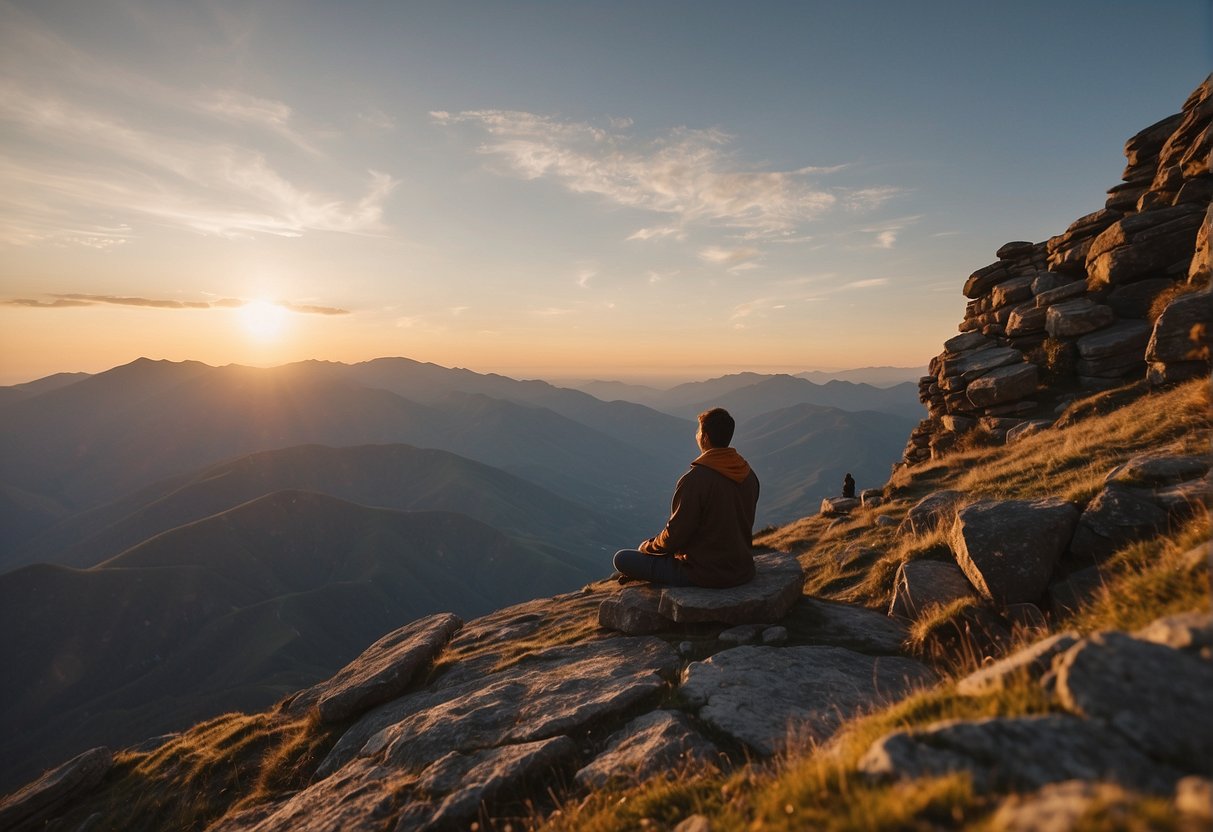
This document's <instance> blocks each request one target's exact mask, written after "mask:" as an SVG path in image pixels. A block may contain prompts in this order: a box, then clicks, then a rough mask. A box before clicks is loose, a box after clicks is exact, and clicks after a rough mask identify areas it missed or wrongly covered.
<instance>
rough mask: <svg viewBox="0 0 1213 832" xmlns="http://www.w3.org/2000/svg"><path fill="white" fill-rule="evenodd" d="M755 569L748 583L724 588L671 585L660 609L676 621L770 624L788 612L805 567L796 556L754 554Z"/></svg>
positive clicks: (798, 594) (801, 586) (798, 592)
mask: <svg viewBox="0 0 1213 832" xmlns="http://www.w3.org/2000/svg"><path fill="white" fill-rule="evenodd" d="M754 567H755V569H756V573H755V575H754V579H753V580H752V581H750V582H749V583H748V584H742V585H741V586H735V587H729V588H727V589H705V588H701V587H692V586H672V587H666V588H665V589H663V590H662V591H661V603H660V612H661V614H662V615H664V616H665V617H666V618H668V619H670V620H671V621H676V622H678V623H687V622H699V621H718V622H722V623H725V624H750V623H759V624H769V623H773V622H776V621H778V620H779V619H781V618H783V617H784V615H786V614H787V612H788V610H789V609H791V608H792V605H793V604H795V603H796V601H797V600H799V598H800V597H801V594H802V592H803V591H804V570H803V569H802V568H801V566H800V561H798V560H796V558H795V557H791V556H788V555H781V554H777V553H768V554H761V555H755V556H754Z"/></svg>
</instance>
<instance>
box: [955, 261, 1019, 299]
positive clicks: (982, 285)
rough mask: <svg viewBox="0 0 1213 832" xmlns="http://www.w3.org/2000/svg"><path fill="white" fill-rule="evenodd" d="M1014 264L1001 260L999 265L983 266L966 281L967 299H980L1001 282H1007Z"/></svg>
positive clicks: (965, 291)
mask: <svg viewBox="0 0 1213 832" xmlns="http://www.w3.org/2000/svg"><path fill="white" fill-rule="evenodd" d="M1013 265H1014V264H1013V263H1011V262H1010V261H1007V260H999V261H998V262H997V263H991V264H990V265H988V266H983V267H982V268H980V269H978V270H977V271H975V272H973V273H972V274H971V275H969V279H968V280H966V281H965V285H964V289H963V290H962V291H963V292H964V296H965V297H966V298H979V297H982V296H983V295H986V294H989V292H990V290H991V289H993V288H994V287H995V286H996V285H997V284H998V283H999V282H1001V281H1003V280H1006V279H1007V278H1008V277H1010V276H1011V272H1010V271H1009V270H1008V269H1009V268H1010V267H1011V266H1013Z"/></svg>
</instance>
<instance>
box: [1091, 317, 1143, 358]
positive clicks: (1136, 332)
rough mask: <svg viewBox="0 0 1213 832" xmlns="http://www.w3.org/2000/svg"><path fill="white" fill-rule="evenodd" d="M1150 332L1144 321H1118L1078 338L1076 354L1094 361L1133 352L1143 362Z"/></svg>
mask: <svg viewBox="0 0 1213 832" xmlns="http://www.w3.org/2000/svg"><path fill="white" fill-rule="evenodd" d="M1150 332H1151V327H1150V325H1149V324H1148V323H1146V322H1145V321H1119V322H1117V323H1115V324H1113V325H1112V326H1110V327H1107V328H1106V329H1102V330H1100V331H1099V332H1093V333H1091V334H1090V335H1084V336H1083V337H1081V338H1079V339H1078V341H1077V342H1076V345H1077V347H1078V354H1079V355H1081V356H1082V357H1083V358H1087V359H1095V358H1107V357H1108V356H1112V355H1119V354H1121V353H1125V352H1133V353H1136V355H1137V356H1138V357H1139V358H1142V359H1143V360H1144V355H1145V349H1146V343H1147V342H1148V341H1149V340H1150Z"/></svg>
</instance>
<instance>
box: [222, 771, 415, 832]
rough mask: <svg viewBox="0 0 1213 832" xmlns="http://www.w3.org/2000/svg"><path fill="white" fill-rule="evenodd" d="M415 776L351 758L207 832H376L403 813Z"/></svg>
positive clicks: (380, 831)
mask: <svg viewBox="0 0 1213 832" xmlns="http://www.w3.org/2000/svg"><path fill="white" fill-rule="evenodd" d="M416 781H417V776H416V775H415V774H410V773H407V772H400V771H394V770H392V769H390V768H387V767H384V766H379V765H375V764H374V763H372V762H371V761H369V760H357V761H355V762H354V763H352V764H351V765H349V766H347V767H346V768H344V769H342V770H341V771H340V772H338V773H337V774H335V775H333V776H332V777H328V778H325V779H324V780H321V781H319V782H317V783H313V784H312V785H310V786H308V787H307V788H306V789H304V790H303V791H301V792H297V793H296V794H294V795H292V796H291V797H289V798H287V799H286V800H282V801H279V802H277V803H270V804H266V805H262V806H256V807H254V808H252V809H247V810H245V811H243V812H239V813H237V814H234V815H229V816H227V817H226V818H224V819H223V820H222V821H220V822H219V823H217V824H214V825H212V826H209V827H207V832H280V830H284V829H290V830H292V832H382V830H384V829H392V828H394V826H395V824H394V823H392V818H394V817H395V816H396V815H397V814H399V813H400V812H401V811H402V809H403V804H402V795H404V794H406V793H407V789H408V787H409V786H411V785H412V784H414V783H415V782H416Z"/></svg>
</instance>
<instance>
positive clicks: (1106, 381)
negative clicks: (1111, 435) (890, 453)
mask: <svg viewBox="0 0 1213 832" xmlns="http://www.w3.org/2000/svg"><path fill="white" fill-rule="evenodd" d="M1211 156H1213V76H1210V77H1209V78H1206V79H1205V81H1204V83H1203V84H1201V85H1200V86H1199V87H1197V89H1196V90H1195V91H1194V92H1193V93H1192V95H1191V96H1189V97H1188V100H1187V101H1186V102H1184V105H1183V110H1182V111H1181V112H1179V113H1176V114H1175V115H1172V116H1169V117H1167V118H1165V119H1163V120H1162V121H1159V122H1158V123H1156V124H1153V125H1151V126H1149V127H1147V128H1145V129H1144V130H1142V131H1141V132H1140V133H1138V134H1137V135H1135V136H1133V137H1132V138H1131V139H1129V140H1128V141H1127V142H1126V143H1125V157H1126V158H1127V160H1128V165H1127V166H1126V167H1125V170H1124V173H1123V175H1122V180H1123V181H1122V182H1121V183H1120V184H1119V185H1116V186H1115V187H1113V188H1112V189H1110V190H1109V191H1108V197H1107V200H1106V202H1105V204H1104V207H1103V208H1101V209H1099V210H1098V211H1095V212H1093V213H1091V214H1088V215H1086V216H1084V217H1080V218H1079V219H1077V220H1075V221H1074V222H1073V223H1071V225H1070V227H1069V228H1067V229H1066V230H1065V231H1064V232H1063V233H1061V234H1058V235H1057V236H1054V237H1050V238H1049V239H1048V240H1045V241H1043V242H1039V243H1030V242H1023V241H1016V242H1010V243H1007V244H1005V245H1003V246H1002V247H1001V248H999V249H998V251H997V252H996V255H995V256H996V257H997V258H998V259H997V260H996V261H995V262H993V263H991V264H990V265H988V266H984V267H982V268H980V269H978V270H977V271H975V272H973V274H972V275H970V276H969V278H968V280H966V281H965V284H964V294H965V297H967V298H969V303H968V305H967V307H966V309H965V316H964V320H963V321H961V323H960V327H959V329H960V334H959V335H957V336H955V337H954V338H951V339H949V340H948V341H946V342H945V343H944V348H943V352H941V353H940V354H939V355H937V356H936V357H935V358H933V359H932V360H931V363H930V366H929V369H930V375H928V376H924V377H923V378H922V379H921V380H920V382H919V398H920V399H921V401H922V402H923V404H924V405H925V406H926V408H927V413H928V417H927V418H926V419H924V420H923V421H922V422H921V423H920V424H919V425H918V427H917V428H915V429H914V431H913V433H912V434H911V437H910V441H909V443H908V444H907V445H906V449H905V455H904V461H905V463H906V464H910V465H913V464H916V463H920V462H923V461H924V460H927V459H931V458H933V457H934V458H938V457H939V456H941V455H943V454H946V453H948V452H949V451H950V450H952V449H953V448H955V447H956V446H957V443H958V442H959V441H961V439H962V437H965V436H966V434H969V435H972V438H971V439H970V440H969V441H970V442H972V441H973V440H975V439H987V440H993V441H1004V440H1007V439H1010V440H1012V441H1013V440H1014V439H1015V438H1016V437H1017V436H1020V435H1023V434H1024V433H1026V432H1031V431H1033V430H1037V429H1039V428H1041V427H1047V426H1049V425H1051V424H1053V422H1054V421H1055V420H1056V418H1057V417H1058V416H1059V415H1060V414H1061V413H1062V412H1063V411H1064V410H1065V408H1066V406H1067V405H1068V404H1069V403H1070V402H1072V401H1073V400H1074V399H1075V398H1077V397H1079V396H1081V395H1084V394H1087V393H1090V392H1091V391H1097V390H1105V389H1111V388H1115V387H1120V386H1122V385H1125V384H1128V383H1132V382H1134V381H1138V380H1144V381H1145V382H1146V383H1148V384H1149V385H1165V384H1171V383H1174V382H1177V381H1182V380H1184V379H1188V378H1193V377H1196V376H1207V375H1208V373H1209V367H1210V364H1209V346H1210V343H1213V340H1211V330H1213V301H1211V298H1210V295H1209V286H1210V279H1209V274H1210V256H1209V238H1210V228H1211V226H1213V207H1211V206H1210V201H1211V200H1213V174H1211V173H1210V157H1211Z"/></svg>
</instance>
